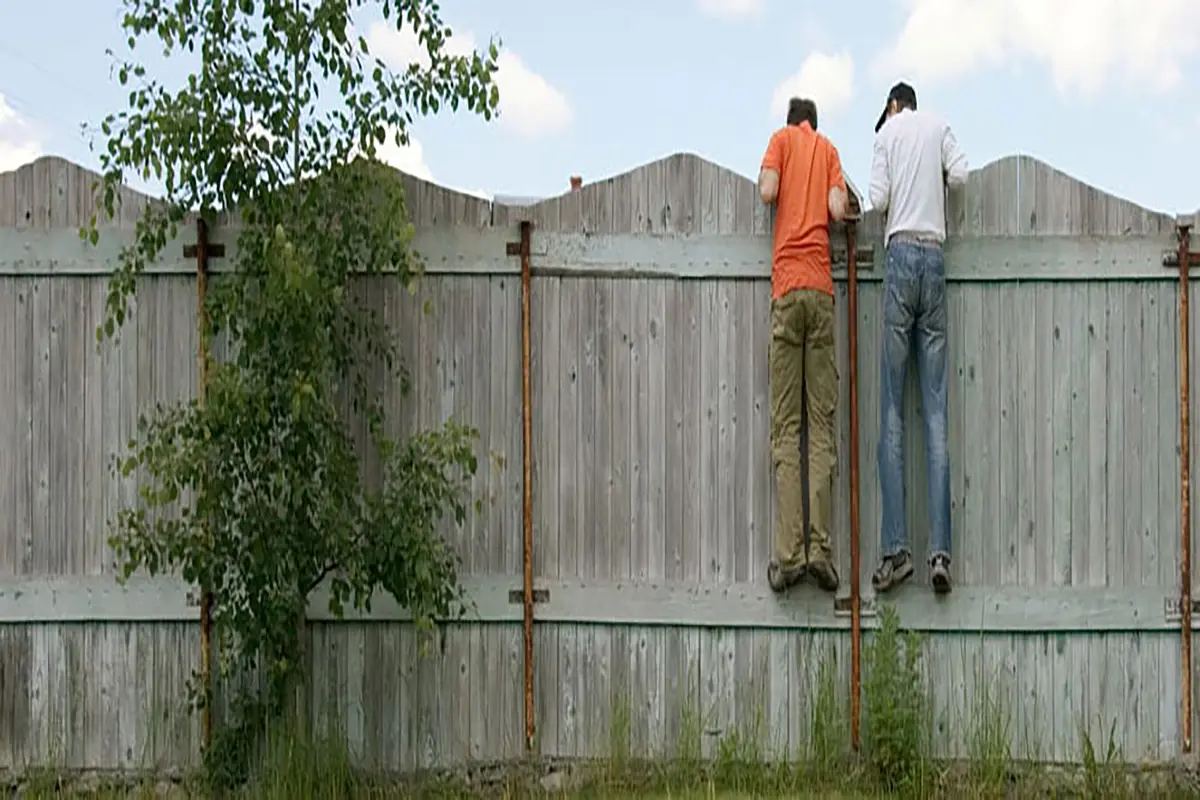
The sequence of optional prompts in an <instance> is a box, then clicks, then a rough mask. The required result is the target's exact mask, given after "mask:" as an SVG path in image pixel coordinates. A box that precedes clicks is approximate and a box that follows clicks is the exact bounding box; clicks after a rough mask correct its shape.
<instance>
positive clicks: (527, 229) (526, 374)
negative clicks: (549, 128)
mask: <svg viewBox="0 0 1200 800" xmlns="http://www.w3.org/2000/svg"><path fill="white" fill-rule="evenodd" d="M532 229H533V223H532V222H530V221H529V220H522V221H521V241H520V243H519V245H518V248H517V250H518V254H519V255H520V256H521V427H522V437H521V439H522V441H521V462H522V463H521V466H522V469H523V473H524V475H523V478H524V479H523V488H524V497H523V498H522V509H521V524H522V537H523V541H522V547H521V553H522V562H523V571H524V575H523V581H522V588H523V592H522V594H523V598H522V600H523V602H522V605H523V606H524V609H523V610H524V614H523V619H524V629H525V630H524V633H525V749H526V751H527V752H529V753H533V744H534V732H535V722H534V708H533V386H532V384H531V380H530V370H531V360H532V356H531V349H532V346H531V342H530V327H531V319H530V317H531V315H532V308H531V306H532V301H531V297H530V295H531V287H530V283H531V276H530V270H531V266H530V263H529V262H530V241H529V240H530V237H531V234H532Z"/></svg>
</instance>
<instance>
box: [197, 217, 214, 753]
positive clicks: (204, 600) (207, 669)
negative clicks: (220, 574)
mask: <svg viewBox="0 0 1200 800" xmlns="http://www.w3.org/2000/svg"><path fill="white" fill-rule="evenodd" d="M207 293H208V224H207V223H206V222H205V221H204V217H197V218H196V334H197V335H196V341H197V353H196V360H197V368H198V370H199V374H198V384H197V391H196V399H197V402H198V403H199V404H200V405H201V406H203V405H204V393H205V389H206V388H207V386H208V311H207V308H206V306H205V297H206V295H207ZM200 675H201V680H202V681H203V691H204V699H205V701H204V707H203V710H202V722H201V729H202V736H203V738H202V740H201V741H202V743H203V747H204V749H205V750H208V748H209V746H210V745H211V744H212V592H210V591H209V590H208V588H207V587H201V591H200Z"/></svg>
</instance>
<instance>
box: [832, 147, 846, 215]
mask: <svg viewBox="0 0 1200 800" xmlns="http://www.w3.org/2000/svg"><path fill="white" fill-rule="evenodd" d="M828 163H829V216H830V217H831V218H832V219H833V221H834V222H841V221H842V220H844V219H845V218H846V215H847V214H849V213H850V197H849V195H848V194H847V192H846V176H845V175H844V174H843V173H842V158H841V156H839V155H838V151H837V148H836V147H834V146H833V143H832V142H831V143H830V144H829V159H828Z"/></svg>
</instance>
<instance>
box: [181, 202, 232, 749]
mask: <svg viewBox="0 0 1200 800" xmlns="http://www.w3.org/2000/svg"><path fill="white" fill-rule="evenodd" d="M224 255H225V245H223V244H212V243H210V242H209V241H208V223H206V222H205V221H204V217H203V216H197V217H196V243H195V244H194V245H184V248H183V257H184V258H194V259H196V341H197V344H196V368H197V371H198V374H197V387H196V402H197V403H199V404H200V405H201V406H203V405H204V392H205V389H206V388H207V386H208V355H209V354H208V310H207V307H206V301H207V296H208V259H210V258H222V257H223V256H224ZM212 602H213V597H212V592H210V591H209V590H208V588H207V587H203V586H202V587H200V676H201V682H202V688H203V692H204V707H203V709H202V716H201V732H202V738H201V743H202V746H203V748H204V750H206V751H207V750H208V748H209V746H210V745H211V744H212Z"/></svg>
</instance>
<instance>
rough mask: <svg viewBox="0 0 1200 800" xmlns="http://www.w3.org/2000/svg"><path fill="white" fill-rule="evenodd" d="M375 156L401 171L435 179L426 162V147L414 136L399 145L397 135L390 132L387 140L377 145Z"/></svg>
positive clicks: (417, 176) (415, 176) (421, 177)
mask: <svg viewBox="0 0 1200 800" xmlns="http://www.w3.org/2000/svg"><path fill="white" fill-rule="evenodd" d="M375 157H376V158H378V159H379V160H380V161H382V162H383V163H385V164H387V165H389V166H392V167H395V168H396V169H398V170H400V171H401V172H407V173H408V174H409V175H412V176H413V177H414V178H420V179H421V180H424V181H431V182H432V181H433V172H432V171H431V170H430V169H429V165H428V164H426V163H425V148H424V147H422V146H421V143H420V142H418V141H417V140H416V139H414V138H413V137H412V136H409V137H408V144H405V145H398V144H396V139H395V137H394V136H393V135H392V134H390V133H389V134H388V137H387V141H385V142H384V143H383V144H381V145H376V147H375Z"/></svg>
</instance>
